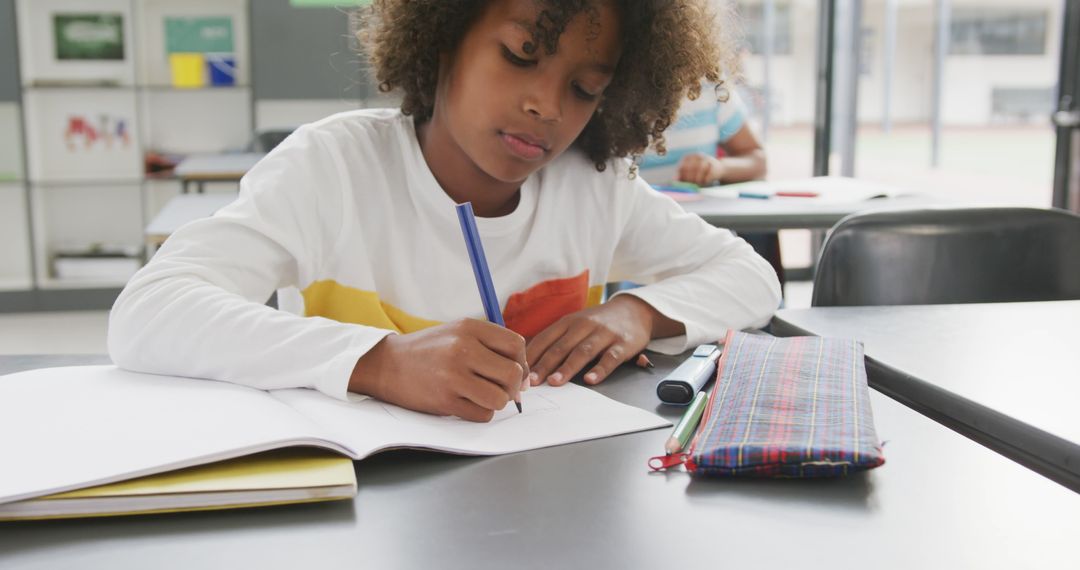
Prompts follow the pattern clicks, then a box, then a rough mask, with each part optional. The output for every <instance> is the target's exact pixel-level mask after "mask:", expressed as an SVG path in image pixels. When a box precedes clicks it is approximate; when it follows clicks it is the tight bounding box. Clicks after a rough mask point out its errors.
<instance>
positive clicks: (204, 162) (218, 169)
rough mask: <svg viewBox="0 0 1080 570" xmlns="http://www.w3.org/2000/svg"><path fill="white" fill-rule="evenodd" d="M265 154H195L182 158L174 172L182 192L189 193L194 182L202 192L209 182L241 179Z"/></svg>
mask: <svg viewBox="0 0 1080 570" xmlns="http://www.w3.org/2000/svg"><path fill="white" fill-rule="evenodd" d="M264 156H266V153H262V152H235V153H224V154H193V155H191V156H189V157H187V158H185V159H184V160H181V161H180V163H179V164H177V165H176V169H175V170H174V172H175V174H176V177H177V178H179V179H180V184H181V189H180V191H181V192H182V193H184V194H187V192H188V185H189V184H192V183H194V184H196V185H197V190H198V192H199V193H200V194H201V193H202V192H203V189H204V185H205V184H206V183H207V182H236V181H239V180H240V179H241V178H243V177H244V174H246V173H247V171H248V170H251V167H253V166H255V163H257V162H259V161H260V160H262V158H263V157H264Z"/></svg>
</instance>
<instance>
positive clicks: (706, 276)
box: [108, 110, 780, 399]
mask: <svg viewBox="0 0 1080 570" xmlns="http://www.w3.org/2000/svg"><path fill="white" fill-rule="evenodd" d="M454 205H455V204H454V202H453V201H452V200H451V199H450V197H449V196H447V195H446V193H445V192H444V191H443V190H442V188H440V186H439V185H438V183H437V182H436V180H435V178H434V176H433V175H432V173H431V171H430V170H429V169H428V166H427V163H426V162H425V160H424V157H423V155H422V153H421V150H420V145H419V143H418V141H417V138H416V131H415V129H414V126H413V121H412V119H411V118H410V117H407V116H404V115H402V114H401V113H400V111H397V110H362V111H354V112H348V113H342V114H338V115H334V116H331V117H328V118H326V119H324V120H322V121H319V122H316V123H313V124H310V125H306V126H304V127H302V128H300V129H298V130H297V131H296V132H295V133H294V134H293V135H292V136H290V137H289V138H288V139H286V140H285V141H284V142H283V143H282V144H281V145H279V146H278V147H277V148H276V149H274V151H273V152H271V153H270V154H269V155H267V156H266V158H264V159H263V160H262V161H261V162H259V163H258V164H257V165H256V166H255V167H254V168H252V169H251V171H249V172H248V173H247V175H246V176H244V178H243V180H242V181H241V183H240V196H239V198H238V199H237V200H236V201H235V202H233V203H232V204H230V205H229V206H226V207H225V208H223V209H221V210H220V211H218V212H217V214H215V215H214V216H213V217H211V218H207V219H202V220H198V221H194V222H191V223H190V224H187V225H185V226H184V227H182V228H180V229H179V230H177V231H176V232H175V233H174V234H173V235H172V236H171V237H170V238H169V239H168V240H167V241H166V242H165V244H164V245H163V246H162V248H161V249H160V250H159V251H158V252H157V254H156V255H155V256H154V257H153V259H152V260H151V261H150V263H148V264H147V265H146V267H144V268H143V269H142V270H140V271H139V272H138V273H137V274H136V275H135V276H134V277H133V278H132V279H131V281H130V282H129V283H128V284H127V286H126V287H125V288H124V290H123V292H122V293H121V294H120V297H119V298H118V299H117V301H116V304H115V305H114V306H113V309H112V313H111V314H110V317H109V335H108V345H109V354H110V356H111V357H112V359H113V361H114V362H115V363H116V364H117V365H119V366H121V367H124V368H128V369H131V370H136V371H142V372H150V373H157V374H173V375H181V376H191V377H199V378H211V379H217V380H226V381H231V382H236V383H239V384H246V385H249V386H253V387H256V388H262V389H275V388H295V387H308V388H314V389H317V390H320V391H322V392H324V393H326V394H328V395H330V396H333V397H335V398H342V399H343V398H345V394H346V390H347V387H348V381H349V376H350V374H351V373H352V370H353V368H354V366H355V364H356V361H357V360H358V359H359V358H360V357H361V356H362V355H363V354H364V353H365V352H367V351H368V350H369V349H370V348H371V347H372V346H374V345H375V344H376V343H378V342H379V341H380V340H381V339H382V338H383V337H384V336H385V335H387V334H390V333H392V332H397V333H408V332H412V331H416V330H419V329H422V328H424V327H427V326H431V325H434V324H438V323H442V322H447V321H451V320H454V319H459V318H463V317H471V318H476V319H483V318H484V312H483V306H482V304H481V301H480V296H479V293H478V291H477V287H476V282H475V280H474V277H473V272H472V269H471V265H470V262H469V257H468V252H467V250H466V248H465V242H464V239H463V237H462V234H461V229H460V227H459V225H458V220H457V216H456V213H455V210H454ZM477 226H478V229H479V232H480V237H481V241H482V242H483V245H484V249H485V252H486V255H487V260H488V263H489V265H490V268H491V274H492V280H493V282H494V285H495V290H496V292H497V293H498V297H499V300H500V306H501V307H502V308H503V314H504V317H505V320H506V325H507V327H508V328H510V329H513V330H515V331H517V332H519V333H521V334H522V335H523V336H526V337H531V336H533V335H535V334H537V333H538V332H540V331H541V330H543V328H544V327H546V326H547V325H549V324H551V323H553V322H555V321H556V320H557V319H558V318H560V317H562V316H563V315H566V314H568V313H571V312H573V311H576V310H580V309H583V308H585V307H587V306H592V305H595V304H597V303H599V302H600V300H601V296H602V291H603V286H604V284H605V283H607V282H609V281H620V280H632V281H636V282H640V283H648V285H646V286H645V287H641V288H638V289H633V290H631V291H628V292H625V293H621V294H630V295H635V296H637V297H639V298H641V299H643V300H645V301H646V302H648V303H649V304H650V305H652V306H653V307H654V308H656V309H657V310H658V311H660V312H661V313H662V314H664V315H665V316H667V317H669V318H672V319H674V320H676V321H679V322H681V323H683V324H684V325H685V326H686V334H685V336H680V337H674V338H668V339H659V340H655V341H653V342H652V343H651V344H650V348H652V349H654V350H657V351H661V352H667V353H677V352H681V351H683V350H685V349H686V348H688V347H691V346H694V345H696V344H700V343H703V342H712V341H715V340H717V339H719V338H721V337H723V335H724V334H725V333H726V331H727V330H728V329H730V328H735V329H742V328H745V327H750V326H760V325H763V324H765V322H766V321H767V319H768V317H769V316H770V315H771V314H772V312H773V311H774V310H775V309H776V307H777V305H778V304H779V298H780V296H779V295H780V288H779V283H778V281H777V278H776V274H775V273H774V271H773V270H772V268H771V267H770V266H769V264H768V263H767V262H765V260H763V259H762V258H761V257H759V256H758V255H757V254H755V253H754V251H753V249H751V248H750V246H748V245H747V244H746V243H745V242H744V241H742V240H741V239H739V238H737V237H734V236H733V235H732V234H731V233H730V232H727V231H725V230H720V229H717V228H714V227H711V226H709V225H708V224H706V223H705V222H704V221H702V220H701V219H700V218H699V217H697V216H695V215H693V214H687V213H685V212H684V211H683V210H682V209H681V208H680V207H679V206H678V205H677V204H676V203H675V202H673V201H672V200H671V199H669V198H667V197H665V196H663V195H661V194H660V193H658V192H655V191H654V190H652V189H651V188H650V187H649V186H648V185H647V184H646V183H645V182H644V181H642V180H641V179H640V178H635V179H631V178H630V177H629V175H628V166H627V162H626V161H623V160H613V161H611V163H610V164H609V167H608V168H607V169H606V170H605V171H604V172H598V171H597V170H596V168H595V166H594V165H593V164H592V162H590V161H589V160H588V159H586V158H585V156H584V154H582V153H581V152H579V151H577V150H573V149H571V150H569V151H567V152H565V153H564V154H563V155H562V156H559V157H557V158H556V159H554V160H553V161H552V162H551V163H549V164H548V165H547V166H545V167H544V168H542V169H540V170H539V171H537V172H536V173H534V174H533V175H531V176H530V177H529V178H528V179H527V180H526V181H525V182H524V183H523V184H522V187H521V198H520V202H519V204H518V206H517V208H516V209H515V210H514V211H513V212H512V213H510V214H508V215H506V216H502V217H498V218H478V219H477ZM275 290H281V291H280V292H279V299H280V302H281V306H282V308H283V309H288V310H275V309H273V308H271V307H268V306H266V305H265V302H266V300H267V299H268V298H269V297H270V295H271V294H272V293H273V292H274V291H275ZM290 291H291V292H292V293H291V294H290V293H289V292H290Z"/></svg>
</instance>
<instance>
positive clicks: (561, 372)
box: [548, 329, 615, 386]
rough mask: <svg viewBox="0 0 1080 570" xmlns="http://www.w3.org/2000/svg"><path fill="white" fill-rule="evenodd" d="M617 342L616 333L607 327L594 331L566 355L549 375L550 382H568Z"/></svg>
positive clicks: (552, 383) (555, 384) (556, 383)
mask: <svg viewBox="0 0 1080 570" xmlns="http://www.w3.org/2000/svg"><path fill="white" fill-rule="evenodd" d="M614 342H615V335H614V334H612V333H611V332H610V331H608V330H606V329H600V330H596V331H594V332H593V333H592V334H590V335H589V336H587V337H586V338H585V339H583V340H582V341H581V342H578V343H577V344H576V346H575V347H574V349H573V350H571V351H570V353H569V354H567V355H566V359H565V360H563V362H562V364H561V365H560V366H559V368H558V369H557V370H556V371H555V372H554V373H552V375H551V376H549V377H548V384H551V385H553V386H560V385H562V384H566V383H567V382H569V381H570V379H571V378H573V377H574V375H575V374H577V373H578V372H580V371H581V370H582V369H583V368H585V366H587V365H588V364H589V363H590V362H592V361H593V360H594V359H596V357H597V356H599V355H600V354H601V353H603V352H605V351H606V350H607V349H608V348H610V347H611V346H612V344H613V343H614Z"/></svg>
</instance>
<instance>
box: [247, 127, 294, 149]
mask: <svg viewBox="0 0 1080 570" xmlns="http://www.w3.org/2000/svg"><path fill="white" fill-rule="evenodd" d="M292 132H293V129H270V130H265V131H257V132H256V133H255V137H254V139H252V141H251V144H250V145H248V146H249V148H250V150H251V151H252V152H270V151H272V150H274V147H276V146H277V145H279V144H281V141H283V140H285V138H286V137H288V136H289V135H291V134H292Z"/></svg>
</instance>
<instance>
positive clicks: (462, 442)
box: [272, 384, 671, 458]
mask: <svg viewBox="0 0 1080 570" xmlns="http://www.w3.org/2000/svg"><path fill="white" fill-rule="evenodd" d="M272 394H273V395H274V397H276V398H278V399H280V400H281V401H282V402H285V403H287V404H289V405H290V406H292V407H293V408H295V409H296V410H297V411H299V412H300V413H301V414H302V415H304V416H307V417H308V418H311V419H313V420H314V421H317V422H319V423H320V424H321V425H323V426H324V427H325V428H326V430H327V431H328V432H330V433H333V434H334V436H333V437H334V440H335V441H338V442H340V443H341V444H343V445H346V446H348V447H349V448H351V449H352V450H353V451H354V452H355V453H356V455H355V456H354V457H356V458H363V457H366V456H368V455H370V454H372V453H374V452H376V451H379V450H381V449H387V448H393V447H419V448H428V449H434V450H439V451H448V452H451V453H461V454H466V455H497V454H501V453H514V452H517V451H525V450H529V449H538V448H541V447H550V446H553V445H562V444H566V443H573V442H577V441H585V440H589V439H597V438H601V437H607V436H612V435H618V434H623V433H630V432H635V431H643V430H648V429H654V428H658V427H664V426H669V425H671V423H670V422H668V421H667V420H665V419H663V418H661V417H660V416H658V415H656V414H653V413H652V412H647V411H645V410H642V409H639V408H635V407H633V406H628V405H626V404H622V403H619V402H616V401H615V400H612V399H610V398H608V397H606V396H603V395H601V394H599V393H597V392H595V391H593V390H590V389H589V388H585V387H583V386H578V385H576V384H566V385H563V386H559V387H552V386H549V385H546V384H544V385H541V386H535V387H532V388H529V389H528V390H527V391H525V392H522V394H521V397H522V406H523V408H524V413H522V414H518V412H517V409H516V408H515V407H514V404H513V403H512V402H511V403H509V404H507V406H506V408H504V409H503V410H501V411H499V412H497V413H496V414H495V417H494V418H493V419H492V420H491V422H489V423H476V422H469V421H465V420H462V419H460V418H456V417H440V416H433V415H429V414H424V413H420V412H414V411H411V410H406V409H404V408H400V407H398V406H394V405H392V404H386V403H383V402H380V401H378V400H374V399H370V398H352V399H351V401H349V402H342V401H339V400H333V399H331V398H327V397H326V396H324V395H322V394H319V393H317V392H314V391H311V390H299V389H296V390H276V391H274V392H272Z"/></svg>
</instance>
